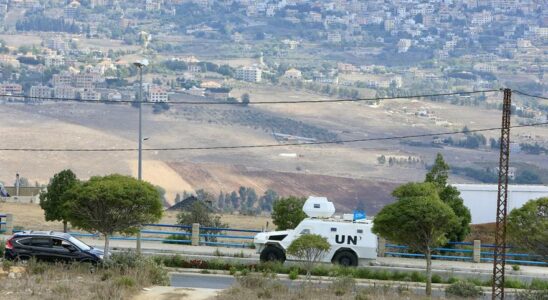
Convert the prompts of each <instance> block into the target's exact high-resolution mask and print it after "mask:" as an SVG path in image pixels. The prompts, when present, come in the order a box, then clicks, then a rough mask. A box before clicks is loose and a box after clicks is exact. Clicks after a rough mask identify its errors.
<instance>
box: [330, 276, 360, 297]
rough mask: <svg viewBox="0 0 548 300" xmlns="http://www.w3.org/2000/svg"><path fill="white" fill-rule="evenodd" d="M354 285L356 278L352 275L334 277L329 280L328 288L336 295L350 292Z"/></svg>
mask: <svg viewBox="0 0 548 300" xmlns="http://www.w3.org/2000/svg"><path fill="white" fill-rule="evenodd" d="M355 287H356V280H355V279H354V278H352V277H348V276H343V277H339V278H336V279H335V280H333V282H331V286H330V290H331V291H333V292H334V293H335V295H336V296H342V295H344V294H346V293H348V292H352V291H353V290H354V288H355Z"/></svg>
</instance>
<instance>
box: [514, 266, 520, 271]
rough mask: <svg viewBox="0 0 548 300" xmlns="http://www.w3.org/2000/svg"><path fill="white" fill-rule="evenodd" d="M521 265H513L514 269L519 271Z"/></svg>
mask: <svg viewBox="0 0 548 300" xmlns="http://www.w3.org/2000/svg"><path fill="white" fill-rule="evenodd" d="M519 269H520V267H519V265H512V270H514V271H519Z"/></svg>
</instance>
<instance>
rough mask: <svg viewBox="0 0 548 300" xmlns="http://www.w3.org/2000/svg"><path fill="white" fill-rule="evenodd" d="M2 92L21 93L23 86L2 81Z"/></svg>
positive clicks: (0, 91) (0, 85) (9, 93)
mask: <svg viewBox="0 0 548 300" xmlns="http://www.w3.org/2000/svg"><path fill="white" fill-rule="evenodd" d="M0 93H1V94H3V95H21V94H23V87H22V86H21V85H20V84H17V83H2V84H0Z"/></svg>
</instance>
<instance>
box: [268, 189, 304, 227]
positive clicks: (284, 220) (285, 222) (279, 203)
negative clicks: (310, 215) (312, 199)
mask: <svg viewBox="0 0 548 300" xmlns="http://www.w3.org/2000/svg"><path fill="white" fill-rule="evenodd" d="M305 200H306V199H305V198H297V197H287V198H282V199H278V200H276V201H274V206H273V207H272V222H273V223H274V225H276V227H278V230H286V229H293V228H295V227H297V225H299V223H301V221H302V220H304V218H306V214H305V213H304V211H303V205H304V202H305Z"/></svg>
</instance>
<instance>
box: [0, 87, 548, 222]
mask: <svg viewBox="0 0 548 300" xmlns="http://www.w3.org/2000/svg"><path fill="white" fill-rule="evenodd" d="M249 90H252V92H251V97H252V101H254V100H255V101H277V100H283V99H292V100H307V99H314V100H317V97H318V96H317V95H313V94H310V93H308V92H304V91H290V90H280V89H276V88H275V87H268V86H267V87H261V86H247V87H242V88H240V89H238V90H235V95H238V93H241V92H244V91H249ZM181 97H182V98H180V99H177V100H178V101H189V100H192V101H196V98H195V97H190V98H185V96H181ZM201 101H206V100H203V99H202V100H201ZM419 111H428V112H429V113H430V114H433V115H434V116H436V118H438V119H441V120H446V121H447V123H444V124H445V125H440V124H438V123H436V122H434V121H433V120H432V119H431V118H428V117H421V116H418V115H417V112H419ZM137 112H138V110H137V109H135V108H134V107H131V106H129V105H106V104H85V103H43V104H35V105H24V104H14V103H4V104H0V115H2V116H7V117H3V118H0V128H1V129H2V136H1V141H2V146H3V147H6V148H19V147H21V148H61V149H68V148H73V149H82V148H100V149H117V148H130V149H131V148H133V149H135V148H136V147H137V142H136V139H137V132H136V129H137V125H138V123H137V120H138V113H137ZM499 114H500V112H499V111H497V110H488V109H477V108H473V107H461V106H456V105H451V104H446V103H437V102H429V101H419V100H413V101H403V100H397V101H383V102H382V103H380V105H378V106H370V105H366V104H363V103H329V104H318V105H261V106H253V105H251V106H248V107H243V106H239V105H236V106H235V105H171V107H170V109H169V110H168V111H167V112H164V113H161V114H155V113H153V112H152V108H151V107H150V106H148V105H147V106H145V107H144V109H143V135H144V136H145V137H147V138H148V139H147V140H146V141H145V142H144V149H145V151H144V153H143V161H144V170H143V176H144V179H145V180H147V181H150V182H152V183H153V184H155V185H159V186H161V187H163V188H164V189H166V198H167V200H168V201H169V202H170V203H172V202H173V200H174V198H175V195H176V194H177V193H182V192H183V191H191V190H196V189H199V188H204V189H207V190H209V191H211V192H212V193H213V194H214V195H218V193H219V191H220V190H223V191H224V192H230V191H232V190H236V189H238V187H240V186H246V187H253V188H255V189H256V190H257V191H258V192H262V191H264V190H265V189H267V188H272V189H274V190H276V191H278V192H279V193H281V194H283V195H289V194H296V195H303V196H307V195H310V194H316V195H324V196H328V197H329V198H331V199H333V201H335V202H336V203H337V204H338V205H340V207H341V209H346V210H350V209H352V208H354V207H355V206H356V203H357V201H358V199H363V200H364V201H365V202H366V207H367V210H368V212H369V213H374V212H376V211H378V209H379V208H380V207H382V205H383V204H385V203H387V202H389V201H390V200H391V197H390V192H391V190H392V189H393V187H394V186H396V185H397V184H400V183H402V182H408V181H418V180H422V179H423V178H424V174H425V171H426V168H425V167H426V165H427V164H430V163H431V162H432V161H433V159H434V157H435V155H436V154H437V153H438V152H441V153H442V154H443V155H444V156H445V157H446V159H447V161H448V162H449V163H450V164H451V165H453V166H458V167H459V168H464V167H469V168H485V167H489V166H491V167H493V166H495V165H496V163H497V161H498V155H497V152H496V151H494V150H492V149H489V148H487V147H484V148H480V149H466V148H459V147H447V146H443V147H438V148H434V147H427V146H417V145H415V144H402V143H401V142H400V141H399V140H385V141H383V140H377V141H371V142H360V143H338V144H327V145H315V146H290V145H284V144H283V143H284V142H283V141H278V140H277V139H276V138H275V137H274V136H273V132H278V133H283V134H293V135H300V136H304V137H308V138H315V139H317V140H332V139H335V138H336V139H363V138H375V137H386V136H401V135H408V134H417V133H432V132H444V131H452V130H460V129H461V128H462V127H463V126H465V125H466V126H468V127H469V128H470V129H475V128H482V127H496V126H498V122H499V117H500V116H499ZM513 123H514V124H517V120H513ZM447 124H451V125H447ZM496 134H497V131H489V132H485V136H486V137H487V138H489V137H496ZM547 134H548V131H547V130H546V129H545V128H540V127H539V128H519V129H513V130H512V140H513V141H518V142H519V141H522V140H526V139H527V136H535V137H538V138H540V139H544V138H546V136H547ZM453 137H454V138H463V135H461V136H453ZM414 140H417V141H418V142H422V143H425V144H426V145H428V143H431V141H432V138H431V137H428V138H423V139H414ZM264 144H273V145H278V146H277V147H267V148H241V149H229V150H227V149H224V150H205V149H204V150H185V151H146V149H148V148H164V147H168V148H169V147H211V146H232V145H264ZM381 155H384V156H385V157H386V160H388V159H389V158H393V159H395V160H398V161H403V163H401V162H400V163H397V164H393V165H389V164H388V163H384V164H381V163H379V160H378V159H379V158H380V157H381ZM136 159H137V151H136V150H131V151H126V152H20V151H0V181H3V182H5V183H7V184H8V185H11V184H12V183H13V181H14V178H15V173H20V174H21V176H23V177H26V178H28V179H29V181H30V182H31V184H34V183H35V182H38V183H40V184H45V183H47V182H48V180H49V178H50V177H51V176H52V175H53V174H54V173H56V172H59V171H60V170H62V169H66V168H70V169H73V170H74V171H75V172H76V174H77V175H78V177H79V178H81V179H87V178H89V177H90V176H94V175H105V174H109V173H121V174H128V175H136V173H137V172H136V169H137V161H136ZM408 160H411V161H412V163H409V162H408ZM512 163H513V164H514V165H517V166H519V169H522V170H523V169H527V168H528V166H535V168H537V169H539V170H541V171H542V170H546V169H547V168H548V165H547V163H548V161H547V160H546V159H545V156H544V155H528V154H524V153H518V152H513V153H512ZM450 181H451V182H459V183H466V182H474V181H473V180H472V179H471V178H469V177H458V176H451V178H450Z"/></svg>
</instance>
